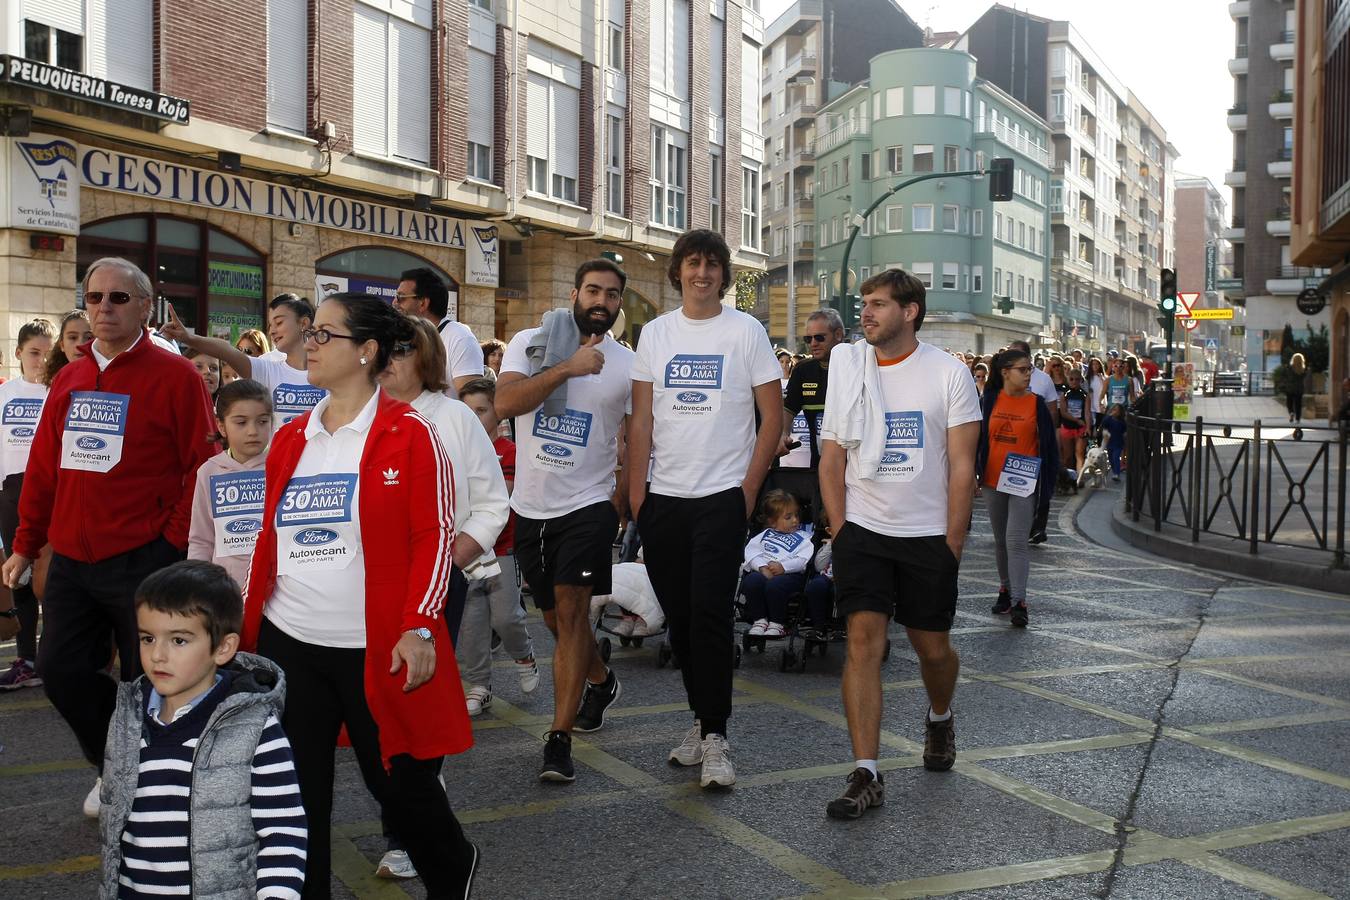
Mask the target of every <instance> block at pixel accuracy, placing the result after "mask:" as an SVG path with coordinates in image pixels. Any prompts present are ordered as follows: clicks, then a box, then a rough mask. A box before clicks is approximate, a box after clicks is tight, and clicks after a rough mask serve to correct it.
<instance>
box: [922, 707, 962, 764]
mask: <svg viewBox="0 0 1350 900" xmlns="http://www.w3.org/2000/svg"><path fill="white" fill-rule="evenodd" d="M924 725H925V729H924V730H925V732H926V733H925V734H924V739H923V767H924V768H925V769H927V770H928V771H930V772H945V771H947V770H948V769H950V768H951V767H952V766H953V765H955V764H956V717H955V716H952V717H951V718H949V719H947V720H946V721H943V722H933V721H931V720H929V719H928V717H927V716H925V717H924Z"/></svg>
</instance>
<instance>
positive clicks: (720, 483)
mask: <svg viewBox="0 0 1350 900" xmlns="http://www.w3.org/2000/svg"><path fill="white" fill-rule="evenodd" d="M782 377H783V368H782V367H781V366H780V365H778V359H777V358H776V357H775V356H774V355H773V346H772V345H771V344H770V343H769V336H768V334H767V333H766V332H765V331H764V326H763V325H761V324H760V323H759V322H758V321H757V320H756V319H755V318H754V317H753V316H749V315H746V314H745V313H743V312H741V311H739V310H737V309H733V308H731V307H729V306H723V307H722V310H721V312H719V313H718V314H717V315H715V316H713V317H712V318H711V319H691V318H689V317H688V316H686V315H685V314H684V311H683V310H679V309H676V310H672V311H671V312H668V313H665V314H664V315H661V316H658V317H657V318H655V319H653V320H652V321H651V322H648V323H647V325H646V327H644V328H643V329H642V337H641V339H640V340H639V341H638V347H637V356H636V357H635V358H634V360H633V380H634V381H647V382H651V384H652V419H653V423H652V456H653V460H652V472H651V483H652V486H651V490H652V492H653V493H657V494H663V495H666V496H671V497H707V496H709V495H711V494H715V493H717V492H719V491H725V490H729V489H731V488H734V487H740V485H741V482H742V481H744V480H745V470H746V469H747V468H748V467H749V465H750V457H751V456H752V455H753V453H754V448H755V394H754V389H755V387H757V386H759V385H764V384H777V383H779V381H780V380H781V379H782Z"/></svg>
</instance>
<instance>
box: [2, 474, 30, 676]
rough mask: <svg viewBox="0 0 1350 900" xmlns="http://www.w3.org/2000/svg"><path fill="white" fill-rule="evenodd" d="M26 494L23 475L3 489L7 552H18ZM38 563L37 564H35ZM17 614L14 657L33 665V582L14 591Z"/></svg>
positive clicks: (4, 536)
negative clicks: (23, 494)
mask: <svg viewBox="0 0 1350 900" xmlns="http://www.w3.org/2000/svg"><path fill="white" fill-rule="evenodd" d="M21 490H23V473H22V472H20V473H19V474H17V475H10V476H9V477H8V478H6V479H5V483H4V486H3V487H0V543H3V544H4V545H5V551H6V552H8V553H13V552H14V532H16V531H18V530H19V492H20V491H21ZM34 562H36V560H34ZM11 593H12V594H13V597H14V612H15V614H16V616H17V618H18V620H19V633H18V635H17V636H16V637H15V644H14V655H15V656H17V657H19V659H26V660H28V661H29V662H30V663H31V662H33V661H34V660H35V659H37V623H38V602H37V595H36V594H34V593H33V583H32V582H31V581H30V582H29V583H28V584H26V585H24V586H23V587H19V588H14V590H13V591H12V592H11Z"/></svg>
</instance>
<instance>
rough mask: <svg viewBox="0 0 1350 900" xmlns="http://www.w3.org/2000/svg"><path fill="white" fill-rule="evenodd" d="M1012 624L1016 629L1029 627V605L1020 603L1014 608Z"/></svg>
mask: <svg viewBox="0 0 1350 900" xmlns="http://www.w3.org/2000/svg"><path fill="white" fill-rule="evenodd" d="M1012 624H1013V627H1015V628H1026V627H1027V605H1026V604H1025V603H1019V604H1017V605H1016V606H1014V607H1013V608H1012Z"/></svg>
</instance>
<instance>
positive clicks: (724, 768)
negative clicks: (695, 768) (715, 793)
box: [699, 734, 736, 788]
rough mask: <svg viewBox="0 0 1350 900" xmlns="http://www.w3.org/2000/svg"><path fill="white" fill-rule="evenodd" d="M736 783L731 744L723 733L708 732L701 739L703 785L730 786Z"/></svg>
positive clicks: (700, 781) (700, 782)
mask: <svg viewBox="0 0 1350 900" xmlns="http://www.w3.org/2000/svg"><path fill="white" fill-rule="evenodd" d="M735 783H736V767H735V766H733V765H732V764H731V745H730V744H728V743H727V739H726V737H725V736H724V735H720V734H710V735H708V736H707V737H705V738H704V739H703V771H702V773H701V777H700V778H699V784H700V785H701V786H703V787H705V788H706V787H731V786H732V785H733V784H735Z"/></svg>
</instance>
